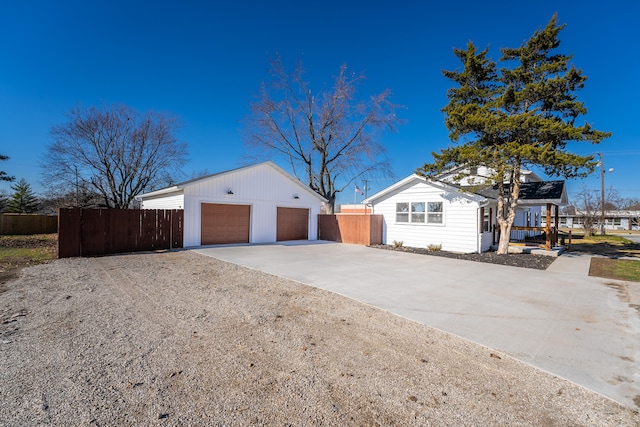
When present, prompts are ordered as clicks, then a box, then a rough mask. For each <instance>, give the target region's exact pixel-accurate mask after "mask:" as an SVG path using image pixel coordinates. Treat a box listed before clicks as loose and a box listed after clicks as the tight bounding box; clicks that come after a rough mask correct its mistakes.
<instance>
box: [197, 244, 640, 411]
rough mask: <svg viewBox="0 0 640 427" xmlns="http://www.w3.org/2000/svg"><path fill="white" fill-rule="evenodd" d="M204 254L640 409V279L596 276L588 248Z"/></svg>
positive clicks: (266, 249)
mask: <svg viewBox="0 0 640 427" xmlns="http://www.w3.org/2000/svg"><path fill="white" fill-rule="evenodd" d="M196 252H199V253H201V254H205V255H208V256H212V257H215V258H218V259H221V260H224V261H229V262H233V263H236V264H240V265H243V266H247V267H251V268H255V269H258V270H261V271H265V272H268V273H271V274H275V275H277V276H281V277H286V278H289V279H293V280H296V281H299V282H302V283H305V284H308V285H311V286H315V287H318V288H322V289H326V290H329V291H332V292H336V293H339V294H342V295H345V296H347V297H350V298H353V299H356V300H358V301H362V302H365V303H368V304H371V305H374V306H376V307H379V308H382V309H384V310H387V311H390V312H392V313H396V314H398V315H401V316H403V317H406V318H409V319H412V320H415V321H417V322H420V323H423V324H426V325H429V326H432V327H435V328H438V329H442V330H444V331H447V332H450V333H453V334H456V335H458V336H461V337H463V338H466V339H468V340H470V341H474V342H476V343H479V344H482V345H484V346H487V347H490V348H491V349H495V350H498V351H500V352H503V353H506V354H509V355H511V356H513V357H515V358H517V359H520V360H522V361H524V362H526V363H529V364H531V365H533V366H536V367H538V368H540V369H543V370H546V371H548V372H551V373H552V374H554V375H557V376H560V377H564V378H566V379H568V380H570V381H573V382H575V383H577V384H580V385H582V386H584V387H587V388H589V389H591V390H593V391H596V392H598V393H601V394H603V395H605V396H607V397H610V398H612V399H614V400H616V401H618V402H620V403H622V404H624V405H625V406H628V407H631V408H636V409H637V408H639V407H640V308H639V307H640V306H636V305H634V303H638V302H637V301H632V300H631V299H630V297H629V295H630V291H629V288H630V287H634V288H633V289H632V290H633V294H636V292H637V291H638V289H637V288H635V287H637V286H640V284H636V283H624V282H622V283H621V282H617V283H612V281H608V280H604V279H596V278H591V277H588V269H589V259H590V258H589V257H588V256H578V255H573V254H565V255H563V256H561V257H560V258H558V259H557V260H556V261H555V262H554V263H553V264H552V265H551V267H550V268H549V269H548V270H546V271H538V270H530V269H521V268H516V267H506V266H498V265H493V264H483V263H476V262H470V261H460V260H454V259H448V258H443V257H435V256H425V255H415V254H409V253H400V252H393V251H385V250H380V249H373V248H368V247H364V246H356V245H346V244H338V243H330V242H322V241H318V242H285V243H281V244H271V245H240V246H220V247H203V248H198V249H196ZM634 307H635V308H634Z"/></svg>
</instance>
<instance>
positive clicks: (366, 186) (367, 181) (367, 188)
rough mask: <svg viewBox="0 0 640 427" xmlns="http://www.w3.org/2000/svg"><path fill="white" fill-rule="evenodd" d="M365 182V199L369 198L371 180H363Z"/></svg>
mask: <svg viewBox="0 0 640 427" xmlns="http://www.w3.org/2000/svg"><path fill="white" fill-rule="evenodd" d="M363 181H364V198H365V199H366V198H367V192H368V191H369V180H368V179H363Z"/></svg>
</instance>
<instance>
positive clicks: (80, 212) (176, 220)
mask: <svg viewBox="0 0 640 427" xmlns="http://www.w3.org/2000/svg"><path fill="white" fill-rule="evenodd" d="M59 218H60V226H59V233H58V254H59V255H58V256H59V257H60V258H66V257H74V256H95V255H105V254H115V253H124V252H140V251H150V250H157V249H171V248H181V247H182V242H183V232H184V230H183V224H184V211H182V210H178V209H174V210H165V209H60V214H59Z"/></svg>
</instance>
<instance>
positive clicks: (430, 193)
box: [373, 179, 485, 252]
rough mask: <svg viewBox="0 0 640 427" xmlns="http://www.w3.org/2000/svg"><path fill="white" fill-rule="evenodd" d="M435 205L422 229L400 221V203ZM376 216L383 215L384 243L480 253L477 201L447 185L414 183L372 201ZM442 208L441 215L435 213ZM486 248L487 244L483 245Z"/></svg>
mask: <svg viewBox="0 0 640 427" xmlns="http://www.w3.org/2000/svg"><path fill="white" fill-rule="evenodd" d="M430 202H431V203H432V208H433V212H432V214H433V217H432V221H436V220H440V221H441V223H436V224H434V223H431V224H428V223H426V218H425V223H422V224H424V225H423V226H417V225H416V224H412V223H408V222H404V223H403V222H398V221H397V217H396V216H397V214H398V212H397V204H401V203H407V204H409V205H408V206H411V203H425V207H426V208H427V209H426V210H428V206H429V203H430ZM373 206H374V214H381V215H384V224H383V242H384V243H391V242H393V241H394V240H395V241H402V242H403V244H404V245H405V246H412V247H418V248H425V247H427V246H428V245H431V244H435V245H442V249H443V250H446V251H452V252H477V251H478V245H479V244H480V243H479V238H480V237H479V232H478V215H479V206H478V202H476V201H475V200H473V198H472V197H470V196H467V195H463V194H462V193H458V192H457V191H456V190H455V189H453V188H452V187H448V186H437V187H436V186H435V185H432V184H430V183H426V182H424V181H420V180H417V179H416V180H414V181H411V182H409V183H408V184H407V185H405V186H403V187H401V188H398V189H397V190H396V191H394V192H392V193H389V194H388V195H386V196H384V197H382V198H380V199H378V200H373ZM439 208H441V211H442V212H441V213H440V212H435V211H436V210H438V209H439ZM482 246H485V245H482Z"/></svg>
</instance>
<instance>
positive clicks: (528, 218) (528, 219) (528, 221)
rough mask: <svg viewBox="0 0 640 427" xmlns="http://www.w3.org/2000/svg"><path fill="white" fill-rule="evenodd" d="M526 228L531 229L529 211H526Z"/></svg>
mask: <svg viewBox="0 0 640 427" xmlns="http://www.w3.org/2000/svg"><path fill="white" fill-rule="evenodd" d="M527 227H531V211H527Z"/></svg>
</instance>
